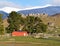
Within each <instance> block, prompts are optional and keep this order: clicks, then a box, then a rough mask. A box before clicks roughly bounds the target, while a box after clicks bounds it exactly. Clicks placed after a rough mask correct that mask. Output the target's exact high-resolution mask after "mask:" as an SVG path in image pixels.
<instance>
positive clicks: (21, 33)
mask: <svg viewBox="0 0 60 46" xmlns="http://www.w3.org/2000/svg"><path fill="white" fill-rule="evenodd" d="M12 36H28V33H27V32H26V31H14V32H12Z"/></svg>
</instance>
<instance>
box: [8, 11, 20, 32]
mask: <svg viewBox="0 0 60 46" xmlns="http://www.w3.org/2000/svg"><path fill="white" fill-rule="evenodd" d="M20 19H21V14H18V13H17V12H15V11H12V12H11V13H10V14H9V16H8V23H9V26H8V28H7V29H8V31H7V32H9V33H11V32H13V31H14V30H16V31H18V30H19V29H20Z"/></svg>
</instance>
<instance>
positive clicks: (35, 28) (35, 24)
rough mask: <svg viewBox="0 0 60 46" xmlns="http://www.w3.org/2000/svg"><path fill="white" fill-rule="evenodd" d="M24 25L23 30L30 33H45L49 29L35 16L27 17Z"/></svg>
mask: <svg viewBox="0 0 60 46" xmlns="http://www.w3.org/2000/svg"><path fill="white" fill-rule="evenodd" d="M24 24H25V26H24V28H23V30H26V31H27V32H29V33H39V32H45V31H46V28H47V26H46V25H45V24H44V23H43V22H42V20H41V19H40V18H39V17H34V16H27V17H26V19H25V23H24Z"/></svg>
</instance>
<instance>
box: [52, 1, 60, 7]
mask: <svg viewBox="0 0 60 46" xmlns="http://www.w3.org/2000/svg"><path fill="white" fill-rule="evenodd" d="M52 5H57V6H60V0H52Z"/></svg>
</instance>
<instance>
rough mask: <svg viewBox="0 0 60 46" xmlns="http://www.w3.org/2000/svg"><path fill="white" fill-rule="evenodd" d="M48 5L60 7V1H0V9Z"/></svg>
mask: <svg viewBox="0 0 60 46" xmlns="http://www.w3.org/2000/svg"><path fill="white" fill-rule="evenodd" d="M46 5H53V6H60V0H0V8H2V7H15V8H27V7H37V6H46Z"/></svg>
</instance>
